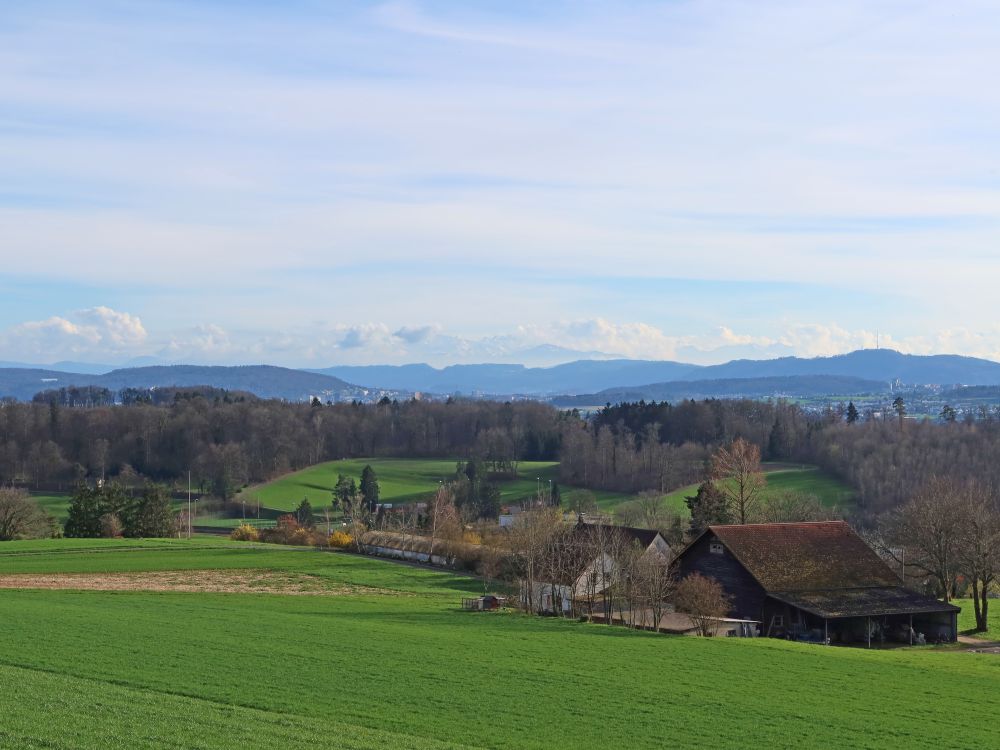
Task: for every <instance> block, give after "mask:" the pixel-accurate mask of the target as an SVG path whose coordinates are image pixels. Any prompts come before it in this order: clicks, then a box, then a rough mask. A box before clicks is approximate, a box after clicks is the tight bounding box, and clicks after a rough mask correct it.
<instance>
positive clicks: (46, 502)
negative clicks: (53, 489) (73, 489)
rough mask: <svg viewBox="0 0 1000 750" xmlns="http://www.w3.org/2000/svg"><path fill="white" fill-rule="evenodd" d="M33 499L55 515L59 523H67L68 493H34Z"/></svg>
mask: <svg viewBox="0 0 1000 750" xmlns="http://www.w3.org/2000/svg"><path fill="white" fill-rule="evenodd" d="M31 499H32V500H34V501H35V502H36V503H38V504H39V505H40V506H41V507H42V509H43V510H44V511H45V512H47V513H49V514H50V515H52V516H55V519H56V520H57V521H58V522H59V523H66V516H68V515H69V495H68V494H51V495H47V494H38V495H36V494H32V495H31Z"/></svg>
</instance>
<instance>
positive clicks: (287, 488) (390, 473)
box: [239, 458, 558, 510]
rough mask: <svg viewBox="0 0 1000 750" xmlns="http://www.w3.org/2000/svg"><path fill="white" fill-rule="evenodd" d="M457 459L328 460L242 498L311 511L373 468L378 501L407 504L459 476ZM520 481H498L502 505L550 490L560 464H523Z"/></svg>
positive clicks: (254, 489)
mask: <svg viewBox="0 0 1000 750" xmlns="http://www.w3.org/2000/svg"><path fill="white" fill-rule="evenodd" d="M456 463H457V461H454V460H439V459H403V458H359V459H350V460H344V461H327V462H326V463H322V464H316V465H315V466H310V467H308V468H306V469H302V470H301V471H296V472H294V473H292V474H286V475H285V476H283V477H279V478H278V479H275V480H273V481H271V482H267V483H265V484H259V485H255V486H253V487H248V488H246V489H244V490H243V491H242V492H241V493H240V495H239V497H240V498H245V499H246V500H247V502H248V503H250V502H254V503H256V502H257V500H259V501H260V504H261V505H262V506H264V507H267V508H274V509H276V510H293V509H294V508H295V507H296V506H297V505H298V504H299V503H300V502H301V501H302V498H304V497H305V498H308V499H309V502H310V504H311V505H312V506H313V508H317V509H318V508H322V507H324V506H327V505H329V504H330V500H331V497H332V495H331V493H332V492H333V487H334V485H335V484H336V483H337V475H338V474H344V475H346V476H350V477H354V478H355V479H356V480H359V481H360V478H361V471H362V470H363V469H364V467H365V465H366V464H371V466H372V468H373V469H374V470H375V474H376V475H377V476H378V481H379V489H380V497H381V499H382V501H383V502H387V503H407V502H413V501H415V500H421V499H424V498H426V497H427V496H428V495H429V494H430V493H432V492H434V490H435V489H437V487H438V483H439V482H441V481H445V482H447V481H448V480H449V479H450V478H451V477H452V476H454V474H455V465H456ZM518 474H519V477H518V478H517V479H514V480H506V481H501V482H499V485H500V494H501V498H502V499H503V501H504V502H514V501H517V500H522V499H524V498H527V497H530V496H532V495H534V494H535V492H536V488H538V487H542V488H543V489H544V488H545V487H547V486H548V482H549V480H553V481H555V480H556V479H557V478H558V476H557V475H558V464H557V463H555V462H553V461H521V462H520V463H519V464H518Z"/></svg>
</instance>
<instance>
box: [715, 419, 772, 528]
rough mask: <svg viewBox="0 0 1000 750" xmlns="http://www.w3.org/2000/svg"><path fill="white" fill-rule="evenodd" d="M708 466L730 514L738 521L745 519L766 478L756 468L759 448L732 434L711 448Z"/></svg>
mask: <svg viewBox="0 0 1000 750" xmlns="http://www.w3.org/2000/svg"><path fill="white" fill-rule="evenodd" d="M711 468H712V479H714V480H717V482H718V484H717V486H718V488H719V491H720V492H722V494H723V496H725V498H726V502H727V504H728V505H729V509H730V513H731V515H732V516H733V518H734V519H736V520H737V521H739V523H747V521H748V520H749V519H751V518H752V517H753V513H754V511H755V510H756V509H757V506H758V505H759V504H760V499H761V495H763V493H764V489H765V488H766V487H767V479H765V478H764V473H763V472H762V471H761V468H760V448H759V447H758V446H756V445H754V444H753V443H749V442H747V441H746V440H744V439H743V438H736V440H734V441H733V442H732V443H730V444H729V445H727V446H723V447H722V448H719V449H718V450H717V451H716V452H715V454H714V455H713V456H712V462H711Z"/></svg>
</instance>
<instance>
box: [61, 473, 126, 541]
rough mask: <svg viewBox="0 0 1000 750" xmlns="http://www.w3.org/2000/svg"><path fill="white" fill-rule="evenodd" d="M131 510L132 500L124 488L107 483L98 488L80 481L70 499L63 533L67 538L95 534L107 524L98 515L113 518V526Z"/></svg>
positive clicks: (101, 533) (122, 519) (102, 530)
mask: <svg viewBox="0 0 1000 750" xmlns="http://www.w3.org/2000/svg"><path fill="white" fill-rule="evenodd" d="M132 513H133V508H132V502H131V500H130V499H129V496H128V493H127V492H126V490H125V488H124V487H123V486H122V485H120V484H118V483H117V482H114V483H107V484H104V485H103V486H101V487H88V486H87V485H85V484H81V485H79V486H78V487H77V488H76V491H75V492H74V493H73V497H72V498H71V499H70V504H69V515H68V517H67V518H66V524H65V526H64V529H63V533H64V534H65V535H66V536H68V537H99V536H102V535H103V532H104V529H105V528H106V527H107V526H108V524H107V523H104V522H102V520H101V519H102V518H105V517H109V519H110V517H112V516H113V517H114V518H115V519H116V520H115V522H114V524H112V525H114V526H118V525H119V524H120V523H122V522H124V521H125V520H126V518H128V517H129V516H130V515H131V514H132Z"/></svg>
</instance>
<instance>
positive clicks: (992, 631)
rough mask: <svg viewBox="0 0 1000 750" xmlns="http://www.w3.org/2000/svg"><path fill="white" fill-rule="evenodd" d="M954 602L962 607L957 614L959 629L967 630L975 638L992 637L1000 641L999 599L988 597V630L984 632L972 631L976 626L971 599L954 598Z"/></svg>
mask: <svg viewBox="0 0 1000 750" xmlns="http://www.w3.org/2000/svg"><path fill="white" fill-rule="evenodd" d="M955 604H956V605H958V606H959V607H961V608H962V611H961V613H959V615H958V629H959V631H960V632H961V631H969V635H971V636H973V637H975V638H984V639H993V640H998V641H1000V599H990V608H989V615H988V617H989V620H988V624H989V630H987V631H986V632H985V633H982V632H980V633H975V632H972V630H973V628H975V627H976V612H975V609H974V608H973V605H972V599H956V600H955Z"/></svg>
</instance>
